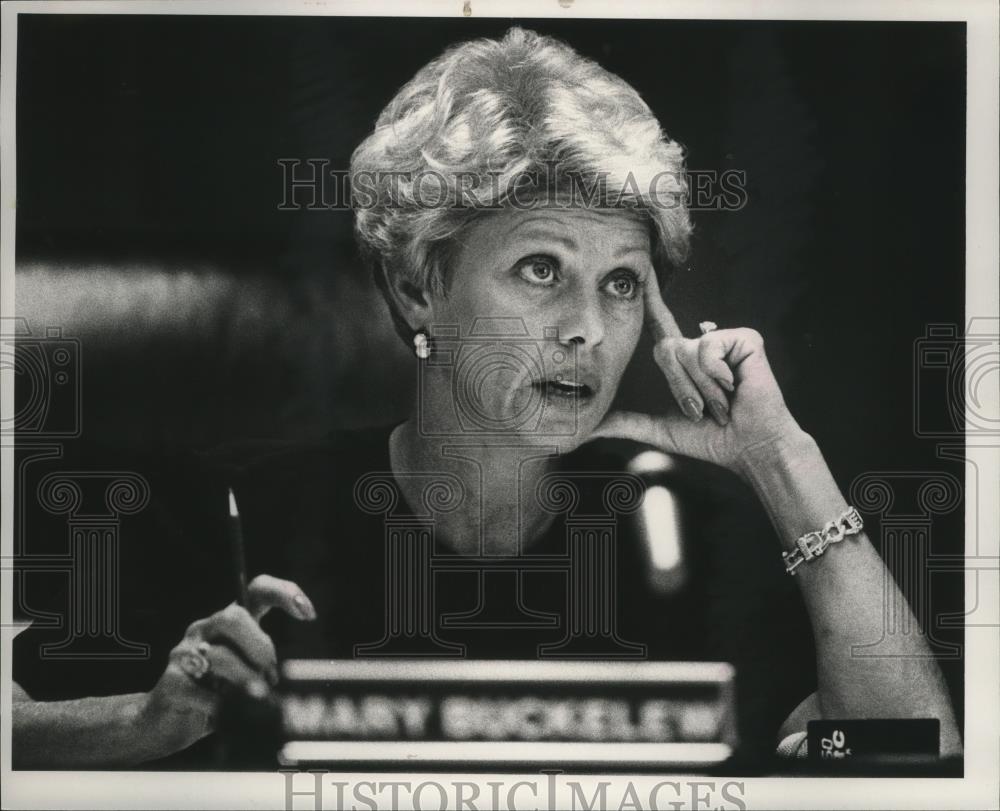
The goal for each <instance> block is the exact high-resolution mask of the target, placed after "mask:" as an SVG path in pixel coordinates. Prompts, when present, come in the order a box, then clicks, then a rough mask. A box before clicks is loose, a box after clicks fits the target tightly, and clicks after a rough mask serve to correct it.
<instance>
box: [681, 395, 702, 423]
mask: <svg viewBox="0 0 1000 811" xmlns="http://www.w3.org/2000/svg"><path fill="white" fill-rule="evenodd" d="M681 411H683V412H684V416H685V417H687V418H688V419H689V420H694V421H695V422H699V421H700V420H701V406H699V405H698V401H697V400H695V399H694V397H685V398H684V399H683V400H681Z"/></svg>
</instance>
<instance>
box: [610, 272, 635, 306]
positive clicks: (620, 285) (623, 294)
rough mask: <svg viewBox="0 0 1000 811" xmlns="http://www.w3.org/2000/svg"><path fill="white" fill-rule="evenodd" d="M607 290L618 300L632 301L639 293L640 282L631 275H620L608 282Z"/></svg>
mask: <svg viewBox="0 0 1000 811" xmlns="http://www.w3.org/2000/svg"><path fill="white" fill-rule="evenodd" d="M607 288H608V290H609V291H610V292H611V294H612V295H613V296H615V297H616V298H620V299H627V300H631V299H634V298H635V297H636V295H637V294H638V292H639V280H638V279H637V278H636V277H635V276H633V275H632V274H631V273H619V274H618V275H617V276H615V277H614V278H612V279H610V280H609V281H608V284H607Z"/></svg>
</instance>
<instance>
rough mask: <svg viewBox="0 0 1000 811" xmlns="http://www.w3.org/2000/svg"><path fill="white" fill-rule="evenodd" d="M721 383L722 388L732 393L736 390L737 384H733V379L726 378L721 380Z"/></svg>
mask: <svg viewBox="0 0 1000 811" xmlns="http://www.w3.org/2000/svg"><path fill="white" fill-rule="evenodd" d="M719 385H720V386H722V388H724V389H725V390H726V391H728V392H729V393H730V394H732V393H733V392H734V391H736V386H734V385H733V382H732V381H731V380H725V379H723V380H720V381H719Z"/></svg>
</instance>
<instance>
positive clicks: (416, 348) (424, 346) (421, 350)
mask: <svg viewBox="0 0 1000 811" xmlns="http://www.w3.org/2000/svg"><path fill="white" fill-rule="evenodd" d="M413 353H414V354H415V355H416V356H417V357H418V358H420V359H421V360H427V358H429V357H430V356H431V343H430V341H429V340H428V339H427V333H426V332H423V331H421V332H418V333H417V334H416V335H414V336H413Z"/></svg>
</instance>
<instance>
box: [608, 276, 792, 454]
mask: <svg viewBox="0 0 1000 811" xmlns="http://www.w3.org/2000/svg"><path fill="white" fill-rule="evenodd" d="M645 304H646V318H647V323H648V324H649V327H650V329H651V331H652V333H653V338H654V340H655V344H654V346H653V357H654V358H655V359H656V362H657V365H658V366H659V367H660V369H661V370H662V371H663V374H664V375H665V376H666V378H667V382H668V384H669V386H670V390H671V392H672V393H673V396H674V399H675V400H676V402H677V405H678V406H679V408H680V411H681V413H677V412H670V413H664V414H659V415H651V414H639V413H635V412H630V411H616V412H611V413H609V414H608V415H607V416H606V417H605V418H604V420H603V421H602V422H601V423H600V424H599V425H598V426H597V428H595V429H594V432H593V434H592V436H593V437H594V438H597V437H618V438H623V439H632V440H636V441H638V442H645V443H647V444H649V445H653V446H654V447H657V448H660V449H661V450H663V451H666V452H668V453H679V454H683V455H685V456H692V457H695V458H697V459H702V460H705V461H709V462H713V463H715V464H718V465H722V466H723V467H726V468H729V469H730V470H734V471H737V472H739V468H740V462H741V459H742V457H743V455H744V454H745V452H746V451H747V449H749V448H750V447H752V446H756V445H760V444H762V443H765V444H766V443H768V442H772V441H775V440H778V439H782V438H790V437H796V436H801V434H802V429H801V428H800V427H799V425H798V423H797V422H796V421H795V419H794V418H793V417H792V415H791V413H790V412H789V411H788V408H787V406H786V405H785V400H784V398H783V397H782V395H781V390H780V389H779V388H778V383H777V381H776V380H775V379H774V374H773V373H772V372H771V367H770V365H769V364H768V362H767V356H766V355H765V354H764V340H763V338H762V337H761V335H760V333H758V332H757V331H756V330H753V329H746V328H740V329H720V330H713V331H711V332H709V333H707V334H705V335H702V336H701V337H700V338H685V337H684V336H683V335H682V334H681V332H680V330H679V329H678V327H677V322H676V321H675V320H674V317H673V315H671V313H670V311H669V310H668V309H667V306H666V305H665V304H664V303H663V298H662V296H661V295H660V288H659V285H658V284H657V283H656V279H655V277H654V278H653V279H652V280H651V281H650V283H649V284H648V285H647V287H646V295H645Z"/></svg>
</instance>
